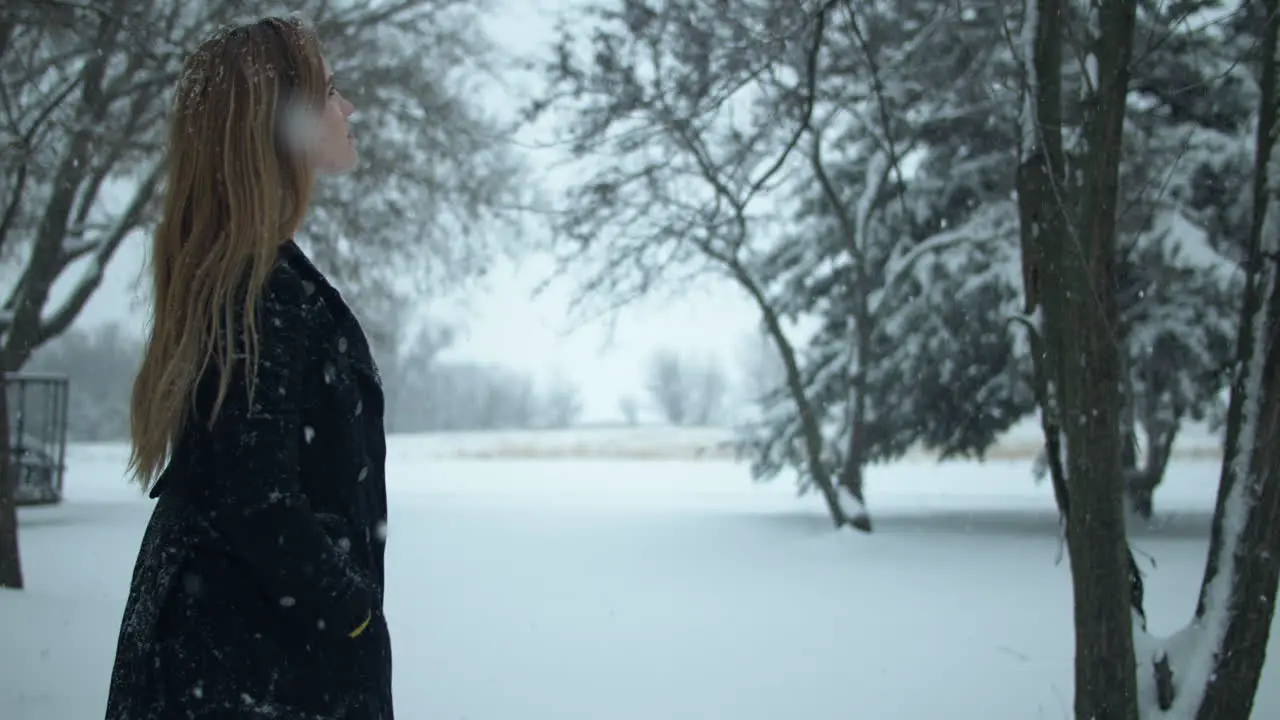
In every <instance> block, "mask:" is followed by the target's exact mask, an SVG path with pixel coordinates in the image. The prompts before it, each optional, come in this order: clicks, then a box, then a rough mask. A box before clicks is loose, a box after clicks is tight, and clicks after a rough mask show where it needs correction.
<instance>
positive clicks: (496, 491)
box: [0, 437, 1280, 720]
mask: <svg viewBox="0 0 1280 720" xmlns="http://www.w3.org/2000/svg"><path fill="white" fill-rule="evenodd" d="M68 459H69V465H70V468H69V474H68V490H67V492H68V499H67V501H66V502H65V503H64V504H63V505H61V506H58V507H53V508H42V509H38V508H30V509H24V510H23V511H22V515H21V522H22V548H23V556H24V561H25V566H26V573H27V582H28V589H27V590H26V591H24V592H21V593H16V592H0V666H3V668H4V670H3V671H0V717H3V718H5V720H82V719H87V718H95V717H101V712H102V706H103V701H104V697H105V692H106V681H107V675H108V672H109V669H110V663H111V654H112V651H113V648H114V641H115V634H116V630H117V628H118V623H119V619H120V611H121V607H122V604H123V602H124V598H125V593H126V590H127V584H128V581H129V573H130V569H131V566H132V563H133V558H134V553H135V552H136V549H137V542H138V539H139V537H140V536H141V532H142V529H143V525H144V524H145V522H146V518H147V512H148V510H149V503H148V502H146V501H145V500H142V499H139V497H138V496H137V494H136V493H135V492H134V491H133V490H131V489H130V488H128V487H126V486H124V485H123V483H122V482H121V481H120V470H121V467H122V466H123V459H124V448H123V447H120V446H108V445H86V446H76V447H74V448H73V449H72V451H71V453H70V455H69V458H68ZM389 475H390V478H389V482H390V486H391V493H392V498H391V502H392V517H391V527H390V541H391V545H390V550H389V557H388V564H389V568H388V572H389V582H390V587H389V591H388V615H389V617H390V622H391V624H392V630H393V633H394V641H395V668H396V700H397V711H398V714H399V716H400V717H402V718H410V719H412V720H420V719H421V720H461V719H462V718H466V719H468V720H511V719H512V718H525V719H527V720H578V719H581V720H602V719H603V720H632V719H634V720H652V718H664V719H669V720H683V719H685V718H689V719H695V718H696V719H697V720H717V719H719V718H734V720H779V719H780V718H790V717H795V718H804V719H805V720H827V719H828V718H829V719H831V720H837V719H839V720H848V719H851V718H886V719H889V718H912V719H915V718H920V719H921V720H930V719H932V718H948V720H970V719H972V720H977V719H979V718H981V719H982V720H1029V719H1034V718H1067V717H1069V716H1070V715H1071V713H1070V712H1069V707H1070V702H1071V700H1070V698H1071V676H1072V632H1071V590H1070V584H1069V577H1068V570H1067V566H1066V563H1065V562H1062V563H1058V562H1056V561H1057V559H1058V557H1059V543H1058V539H1057V534H1056V530H1057V526H1056V522H1055V519H1054V515H1053V502H1052V498H1051V496H1050V493H1049V488H1048V486H1047V485H1036V484H1034V483H1032V481H1031V480H1030V477H1029V469H1028V463H1027V462H1026V461H1025V460H1024V461H1016V462H1014V461H997V462H991V463H988V464H985V465H978V464H944V465H938V464H935V463H930V462H924V461H916V462H908V463H902V464H899V465H895V466H892V467H887V468H875V469H873V470H872V471H871V473H870V477H869V502H870V506H871V510H872V513H873V515H874V517H875V518H876V521H877V523H878V524H877V532H876V534H874V535H872V536H869V537H867V536H861V535H854V534H849V533H840V534H837V533H835V532H833V531H832V530H831V529H830V527H829V525H828V523H827V521H826V519H825V517H824V515H823V512H822V509H821V506H820V504H819V502H818V501H817V499H816V498H814V497H811V496H810V497H804V498H799V499H797V498H796V497H795V496H794V492H793V490H792V488H791V486H790V484H789V483H788V482H786V481H785V480H780V481H778V482H776V483H773V484H769V485H753V484H752V483H751V482H750V481H749V479H748V476H747V471H746V468H745V466H742V465H735V464H733V463H730V462H727V461H725V460H721V459H705V460H701V461H698V460H647V461H641V460H619V459H614V460H606V459H590V458H587V459H576V460H565V459H544V460H527V459H526V460H504V459H490V460H484V461H480V460H460V459H456V458H448V457H441V456H439V454H437V453H434V452H430V451H428V449H424V447H423V439H422V438H414V437H407V438H392V443H391V449H390V463H389ZM1217 479H1218V470H1217V463H1216V462H1214V461H1211V460H1196V459H1193V458H1190V457H1188V458H1186V459H1183V460H1182V461H1180V462H1178V463H1176V464H1175V465H1174V466H1173V467H1171V468H1170V471H1169V478H1168V480H1167V481H1166V486H1165V487H1163V488H1162V489H1161V490H1160V491H1159V494H1158V495H1157V503H1158V504H1159V506H1160V507H1161V508H1162V510H1163V511H1164V515H1163V516H1162V519H1161V522H1159V523H1158V524H1157V525H1155V526H1154V527H1151V528H1147V529H1143V530H1141V531H1137V532H1135V547H1136V549H1137V550H1138V551H1139V552H1140V553H1141V557H1142V559H1144V560H1147V559H1150V560H1152V561H1154V566H1153V565H1152V563H1150V562H1147V563H1145V564H1146V566H1147V570H1148V572H1149V573H1150V574H1149V577H1148V579H1147V587H1148V592H1149V596H1148V597H1149V601H1148V602H1149V604H1148V610H1149V615H1150V617H1151V621H1152V626H1153V627H1152V629H1153V630H1154V631H1156V632H1158V633H1165V632H1168V631H1171V630H1174V629H1176V628H1177V627H1179V626H1180V625H1181V624H1182V623H1183V622H1184V621H1185V620H1186V619H1187V617H1188V616H1189V614H1190V613H1191V611H1192V609H1193V607H1194V603H1195V597H1196V590H1197V589H1198V585H1199V581H1200V576H1201V573H1202V571H1203V565H1204V552H1205V547H1206V537H1207V532H1208V509H1209V508H1210V507H1211V506H1212V501H1213V494H1214V490H1215V486H1216V483H1217ZM1277 652H1280V649H1278V648H1277V641H1274V640H1273V642H1272V650H1271V652H1270V655H1271V656H1273V657H1274V656H1276V655H1277ZM1255 716H1256V717H1260V718H1262V717H1280V671H1277V670H1276V665H1274V664H1273V665H1272V666H1271V667H1270V668H1269V669H1268V671H1267V672H1266V673H1265V674H1264V678H1263V687H1262V690H1261V692H1260V694H1259V698H1258V705H1257V709H1256V713H1255Z"/></svg>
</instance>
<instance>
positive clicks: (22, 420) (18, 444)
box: [4, 372, 70, 505]
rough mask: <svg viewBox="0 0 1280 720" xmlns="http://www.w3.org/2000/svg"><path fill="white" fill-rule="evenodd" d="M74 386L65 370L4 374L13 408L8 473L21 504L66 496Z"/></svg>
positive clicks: (9, 405)
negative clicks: (69, 405) (70, 402)
mask: <svg viewBox="0 0 1280 720" xmlns="http://www.w3.org/2000/svg"><path fill="white" fill-rule="evenodd" d="M69 388H70V382H69V381H68V379H67V377H66V376H64V375H49V374H39V373H22V372H17V373H5V374H4V391H5V400H6V407H7V409H8V411H9V418H8V420H9V422H8V426H9V462H10V474H9V477H10V478H12V481H13V483H14V488H13V489H14V499H15V501H16V502H17V504H18V505H48V504H54V503H58V502H61V501H62V483H63V478H64V476H65V474H66V464H67V399H68V395H69Z"/></svg>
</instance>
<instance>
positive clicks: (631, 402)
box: [618, 395, 640, 426]
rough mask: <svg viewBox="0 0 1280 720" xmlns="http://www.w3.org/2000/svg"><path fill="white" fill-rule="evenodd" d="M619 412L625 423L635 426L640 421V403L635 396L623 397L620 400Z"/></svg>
mask: <svg viewBox="0 0 1280 720" xmlns="http://www.w3.org/2000/svg"><path fill="white" fill-rule="evenodd" d="M618 412H620V413H622V420H623V422H625V423H626V424H628V425H632V426H634V425H635V424H636V423H638V422H639V421H640V402H639V401H638V400H636V399H635V396H633V395H623V396H622V397H620V398H618Z"/></svg>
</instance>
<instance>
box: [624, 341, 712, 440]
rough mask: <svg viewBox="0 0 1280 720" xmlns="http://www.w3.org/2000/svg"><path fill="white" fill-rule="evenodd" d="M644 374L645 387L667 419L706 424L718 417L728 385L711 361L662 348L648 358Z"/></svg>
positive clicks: (673, 423)
mask: <svg viewBox="0 0 1280 720" xmlns="http://www.w3.org/2000/svg"><path fill="white" fill-rule="evenodd" d="M647 375H648V377H647V380H646V382H645V390H646V391H648V393H649V398H650V400H651V401H652V402H653V404H654V406H655V407H656V408H657V409H658V412H659V413H661V414H662V416H663V418H665V419H666V421H667V422H669V423H671V424H672V425H709V424H711V423H713V422H715V421H716V420H718V419H719V417H720V415H721V413H722V411H723V408H724V399H725V395H726V393H727V392H728V389H729V384H728V380H727V379H726V378H725V373H724V369H723V368H721V367H720V365H719V364H718V363H716V362H715V361H714V360H711V359H706V360H697V359H694V358H689V357H685V356H682V355H681V354H680V353H678V352H676V351H675V350H672V349H670V348H661V349H659V350H656V351H655V352H654V353H653V354H652V355H651V356H650V357H649V363H648V372H647Z"/></svg>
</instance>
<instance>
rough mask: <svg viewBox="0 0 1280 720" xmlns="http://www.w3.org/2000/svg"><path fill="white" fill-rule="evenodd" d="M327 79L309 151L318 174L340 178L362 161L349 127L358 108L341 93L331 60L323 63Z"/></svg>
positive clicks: (311, 134)
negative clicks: (352, 114) (350, 118)
mask: <svg viewBox="0 0 1280 720" xmlns="http://www.w3.org/2000/svg"><path fill="white" fill-rule="evenodd" d="M324 76H325V82H326V84H327V97H326V99H325V103H324V109H323V110H322V111H321V113H320V117H319V122H318V124H317V125H316V126H315V128H314V130H315V131H314V132H313V133H309V135H310V141H311V142H310V143H309V145H310V147H309V148H308V150H309V152H310V155H311V161H312V163H313V164H314V165H313V166H314V167H315V169H316V172H317V173H319V174H321V175H337V174H339V173H344V172H347V171H349V170H352V169H354V168H355V166H356V164H357V163H358V162H359V161H360V157H359V155H358V153H356V140H355V136H354V135H352V134H351V126H350V125H349V124H348V123H347V118H348V117H350V115H351V113H352V112H353V111H354V110H355V107H354V106H353V105H352V104H351V103H349V102H347V99H346V98H344V97H342V93H340V92H338V88H337V86H336V85H335V84H334V80H333V71H332V70H331V69H330V68H329V61H328V60H326V61H325V63H324Z"/></svg>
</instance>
